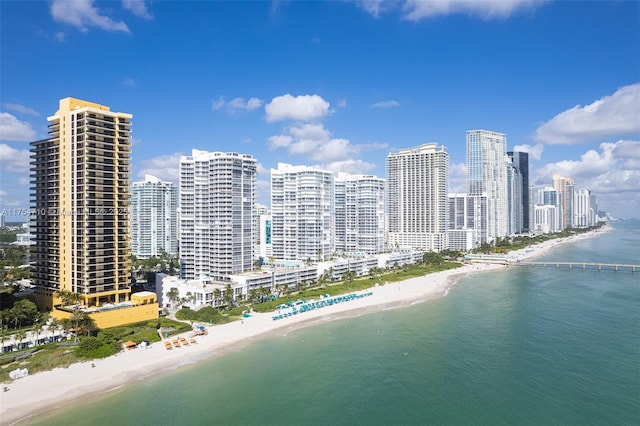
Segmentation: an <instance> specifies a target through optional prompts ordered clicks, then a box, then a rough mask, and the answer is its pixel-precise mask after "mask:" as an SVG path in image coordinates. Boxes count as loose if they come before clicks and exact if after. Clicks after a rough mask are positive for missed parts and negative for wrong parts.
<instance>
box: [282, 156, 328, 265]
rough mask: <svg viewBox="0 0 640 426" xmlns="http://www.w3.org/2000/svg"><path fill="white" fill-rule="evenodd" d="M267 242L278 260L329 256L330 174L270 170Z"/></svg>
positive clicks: (305, 168) (313, 170)
mask: <svg viewBox="0 0 640 426" xmlns="http://www.w3.org/2000/svg"><path fill="white" fill-rule="evenodd" d="M271 219H272V222H271V243H272V253H273V257H275V258H276V259H278V260H307V259H311V260H324V259H325V258H328V257H330V256H332V255H333V252H334V250H335V245H334V186H333V173H332V172H331V171H328V170H322V169H317V168H313V167H308V166H293V165H291V164H285V163H278V168H277V169H271Z"/></svg>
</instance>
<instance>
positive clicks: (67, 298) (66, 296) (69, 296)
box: [56, 289, 87, 342]
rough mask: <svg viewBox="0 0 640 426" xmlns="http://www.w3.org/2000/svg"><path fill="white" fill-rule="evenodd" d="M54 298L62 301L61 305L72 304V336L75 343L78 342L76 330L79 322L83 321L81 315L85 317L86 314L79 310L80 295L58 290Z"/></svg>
mask: <svg viewBox="0 0 640 426" xmlns="http://www.w3.org/2000/svg"><path fill="white" fill-rule="evenodd" d="M56 296H58V297H59V298H60V299H61V300H62V304H63V305H69V304H73V311H72V312H71V319H72V321H73V325H74V335H75V337H74V338H75V341H76V342H77V341H78V340H79V338H78V328H79V327H80V321H81V320H82V319H83V315H82V314H85V315H87V314H86V313H84V312H83V311H81V310H80V306H79V302H80V299H81V298H82V294H80V293H76V292H73V291H69V290H65V289H60V290H58V291H56Z"/></svg>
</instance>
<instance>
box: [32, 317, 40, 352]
mask: <svg viewBox="0 0 640 426" xmlns="http://www.w3.org/2000/svg"><path fill="white" fill-rule="evenodd" d="M42 329H43V326H42V323H41V322H40V321H37V322H36V323H35V324H34V325H33V327H31V334H32V335H34V334H35V336H36V337H35V339H33V346H37V345H38V336H39V335H40V333H42Z"/></svg>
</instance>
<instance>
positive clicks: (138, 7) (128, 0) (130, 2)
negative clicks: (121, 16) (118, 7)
mask: <svg viewBox="0 0 640 426" xmlns="http://www.w3.org/2000/svg"><path fill="white" fill-rule="evenodd" d="M122 7H123V8H124V9H126V10H128V11H130V12H131V13H133V14H134V15H136V16H138V17H140V18H144V19H152V18H153V15H151V13H150V12H149V9H148V8H147V5H146V4H145V2H144V1H142V0H122Z"/></svg>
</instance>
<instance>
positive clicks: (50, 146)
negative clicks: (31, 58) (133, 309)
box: [31, 98, 157, 322]
mask: <svg viewBox="0 0 640 426" xmlns="http://www.w3.org/2000/svg"><path fill="white" fill-rule="evenodd" d="M131 118H132V115H131V114H125V113H121V112H111V111H110V109H109V107H107V106H104V105H99V104H96V103H92V102H87V101H83V100H80V99H74V98H65V99H62V100H60V103H59V109H58V111H57V112H56V113H55V115H53V116H51V117H48V118H47V120H48V121H49V138H48V139H43V140H39V141H35V142H32V143H31V166H32V167H31V173H32V187H31V190H32V193H31V196H32V205H33V207H34V209H35V210H34V211H35V218H34V219H33V222H32V223H33V225H34V228H35V229H34V232H35V244H34V245H33V246H32V257H31V259H32V262H33V263H34V265H35V268H34V271H35V284H36V286H37V287H36V290H35V294H36V302H37V304H38V306H39V307H40V308H41V309H51V308H52V307H53V306H54V298H55V293H56V291H58V290H66V291H69V292H73V293H78V294H80V295H81V296H82V300H81V302H83V303H84V304H85V305H87V306H100V305H101V304H104V303H117V302H122V301H126V300H129V295H130V287H129V283H130V279H129V276H130V260H129V253H130V249H129V175H130V169H129V167H130V166H129V163H130V149H131V142H130V139H131V136H130V132H131ZM155 314H156V316H157V311H156V312H155ZM129 322H131V321H129Z"/></svg>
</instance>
